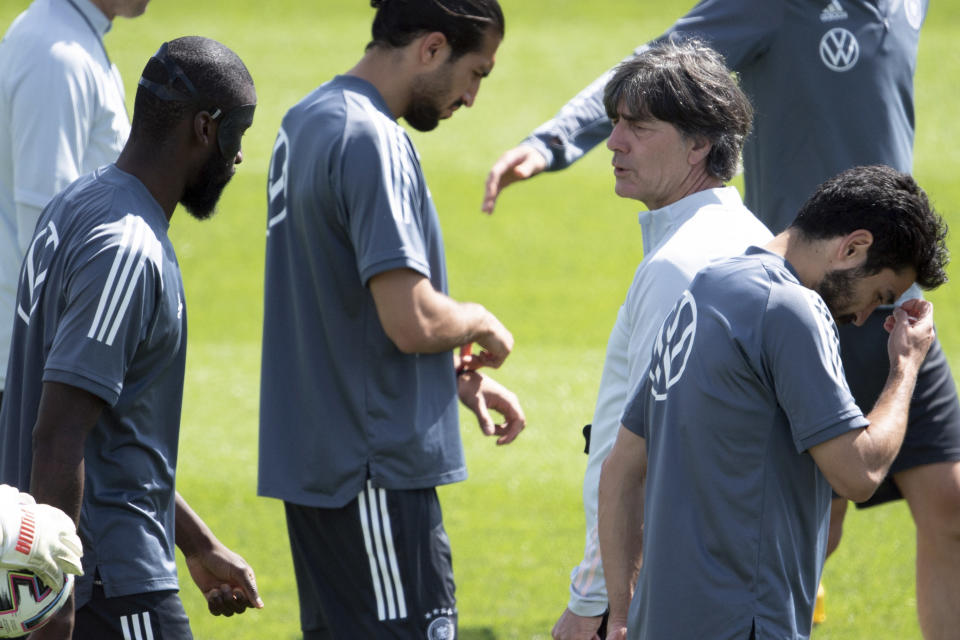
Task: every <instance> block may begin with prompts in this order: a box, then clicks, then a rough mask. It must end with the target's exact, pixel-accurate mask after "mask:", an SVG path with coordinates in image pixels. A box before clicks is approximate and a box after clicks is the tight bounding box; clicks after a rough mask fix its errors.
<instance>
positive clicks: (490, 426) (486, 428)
mask: <svg viewBox="0 0 960 640" xmlns="http://www.w3.org/2000/svg"><path fill="white" fill-rule="evenodd" d="M473 412H474V414H475V415H476V416H477V423H478V424H479V425H480V431H482V432H483V435H485V436H492V435H494V434H495V433H496V432H497V426H496V425H495V424H494V422H493V418H491V417H490V410H489V409H488V408H487V402H486V400H484V398H483V394H479V395H478V396H477V403H476V406H475V407H474V409H473Z"/></svg>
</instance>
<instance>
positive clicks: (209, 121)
mask: <svg viewBox="0 0 960 640" xmlns="http://www.w3.org/2000/svg"><path fill="white" fill-rule="evenodd" d="M216 133H217V124H216V120H214V119H213V116H212V115H211V114H210V112H209V111H198V112H197V114H196V115H195V116H193V137H194V139H195V140H196V142H198V143H199V144H202V145H203V146H209V145H211V144H215V143H216Z"/></svg>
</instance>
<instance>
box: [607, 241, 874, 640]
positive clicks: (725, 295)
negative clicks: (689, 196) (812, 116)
mask: <svg viewBox="0 0 960 640" xmlns="http://www.w3.org/2000/svg"><path fill="white" fill-rule="evenodd" d="M622 422H623V424H624V426H625V427H626V428H627V429H629V430H630V431H632V432H634V433H636V434H637V435H639V436H641V437H643V438H645V439H646V446H647V455H648V466H647V478H646V491H645V496H646V503H645V507H644V534H643V566H642V568H641V570H640V576H639V578H638V580H637V592H636V595H635V596H634V598H633V601H632V602H631V606H630V618H629V624H628V628H629V629H630V636H629V637H630V638H634V639H636V638H640V639H642V640H660V639H662V638H671V639H672V640H700V639H702V638H711V639H713V640H727V639H729V640H744V639H745V638H748V637H750V630H751V625H754V624H755V625H756V635H757V637H758V638H783V639H786V638H791V639H800V638H807V637H808V636H809V635H810V624H811V618H812V616H813V602H814V599H815V597H816V591H817V584H818V582H819V579H820V572H821V570H822V568H823V559H824V555H825V554H824V551H825V549H826V540H827V524H828V518H829V510H830V499H831V495H832V494H831V489H830V485H829V483H828V482H827V479H826V478H825V477H824V475H823V474H822V473H821V472H820V470H819V467H817V465H816V463H815V462H814V459H813V457H812V456H811V455H810V454H809V453H807V451H808V450H809V449H810V448H811V447H813V446H814V445H817V444H820V443H822V442H825V441H827V440H830V439H832V438H835V437H837V436H840V435H842V434H844V433H846V432H847V431H850V430H853V429H858V428H861V427H866V426H867V425H868V422H867V420H866V418H864V417H863V414H862V413H861V412H860V409H858V408H857V406H856V404H855V403H854V400H853V397H852V396H851V394H850V391H849V389H848V388H847V383H846V381H845V379H844V376H843V365H842V364H841V362H840V354H839V344H838V341H837V331H836V325H835V324H834V322H833V319H832V317H831V316H830V312H829V311H828V309H827V306H826V304H825V303H824V302H823V300H822V299H821V298H820V296H819V295H817V294H816V293H815V292H814V291H812V290H810V289H807V288H806V287H804V286H803V285H802V284H800V282H799V281H798V280H797V277H796V274H795V273H794V271H793V269H792V267H790V265H789V264H788V263H787V262H786V261H785V260H784V259H783V258H782V257H780V256H778V255H775V254H773V253H770V252H767V251H765V250H763V249H759V248H757V247H751V248H750V249H748V250H747V252H746V254H744V255H742V256H738V257H736V258H730V259H727V260H722V261H719V262H715V263H713V264H712V265H710V266H708V267H705V268H704V269H703V270H701V271H700V273H699V274H698V275H697V276H696V278H695V279H694V280H693V282H692V283H691V285H690V289H689V290H688V291H685V292H684V294H683V296H682V297H681V298H680V300H679V301H678V303H677V306H676V307H674V309H673V311H671V312H670V314H669V315H668V316H667V318H666V319H665V320H664V323H663V325H662V327H661V329H660V335H659V337H658V339H657V341H656V343H655V345H654V349H653V354H652V358H651V362H650V369H649V371H648V373H647V375H646V376H645V379H644V380H643V382H641V384H640V386H639V388H638V391H637V393H636V395H635V396H634V398H633V399H632V400H631V401H630V402H629V403H628V405H627V409H626V411H625V414H624V416H623V421H622ZM794 604H795V605H796V606H794Z"/></svg>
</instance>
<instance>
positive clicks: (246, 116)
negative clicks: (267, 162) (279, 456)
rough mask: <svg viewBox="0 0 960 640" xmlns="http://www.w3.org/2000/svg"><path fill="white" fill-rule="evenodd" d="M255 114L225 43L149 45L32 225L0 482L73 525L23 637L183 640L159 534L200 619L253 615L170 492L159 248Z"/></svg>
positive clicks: (172, 399)
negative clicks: (70, 579) (99, 135)
mask: <svg viewBox="0 0 960 640" xmlns="http://www.w3.org/2000/svg"><path fill="white" fill-rule="evenodd" d="M255 104H256V93H255V91H254V86H253V80H252V79H251V77H250V74H249V72H248V71H247V69H246V67H245V66H244V64H243V62H242V61H241V60H240V58H239V57H237V55H236V54H235V53H233V51H231V50H230V49H228V48H227V47H225V46H223V45H221V44H220V43H218V42H215V41H213V40H208V39H206V38H200V37H187V38H179V39H177V40H173V41H171V42H169V43H166V44H164V45H163V46H162V47H161V48H160V50H159V51H157V53H156V54H155V55H154V56H153V57H152V58H151V59H150V61H149V62H148V63H147V66H146V68H145V69H144V72H143V77H142V79H141V81H140V87H139V89H138V90H137V97H136V103H135V108H134V114H133V123H132V128H131V132H130V138H129V140H128V142H127V144H126V145H125V146H124V148H123V151H122V152H121V154H120V157H119V159H118V160H117V162H116V163H115V164H111V165H107V166H105V167H102V168H100V169H98V170H97V171H95V172H94V173H92V174H88V175H86V176H84V177H81V178H80V179H78V180H77V181H76V182H74V183H73V184H72V185H70V186H69V187H68V188H67V189H66V190H64V191H63V192H61V193H60V194H59V195H58V196H56V197H55V198H54V199H53V201H51V203H50V204H49V205H48V206H47V207H46V209H44V211H43V214H42V215H41V217H40V221H39V223H38V225H37V230H36V232H35V236H34V239H33V241H32V242H31V244H30V247H29V249H28V252H27V257H26V260H25V262H24V266H23V268H22V269H21V275H20V282H19V287H18V291H17V299H16V306H17V318H16V320H15V326H14V334H13V342H12V348H11V357H10V368H9V370H8V371H9V372H11V373H13V372H15V373H16V375H10V376H8V378H7V389H6V394H7V395H6V400H7V401H6V402H4V404H3V407H2V409H0V477H2V478H4V482H7V483H9V484H12V485H15V486H17V487H18V488H20V489H22V490H27V489H29V490H30V491H31V493H32V494H33V495H34V496H35V497H36V498H37V499H38V501H42V502H46V503H49V504H52V505H54V506H57V507H59V508H61V509H63V510H64V511H65V512H66V513H67V514H68V515H70V516H72V517H73V518H74V520H75V521H77V522H78V523H79V527H78V529H79V532H80V537H81V540H82V541H83V547H84V548H83V551H84V555H83V571H84V576H83V577H81V578H79V579H78V580H77V581H76V602H75V607H65V608H64V612H65V613H64V614H63V615H62V616H61V617H60V618H59V619H58V620H57V621H56V623H55V624H51V625H49V626H48V627H46V628H44V629H41V630H40V631H38V632H36V633H34V634H33V636H32V637H33V638H36V639H40V638H43V639H49V638H59V639H62V638H69V637H70V636H71V633H72V635H73V638H74V639H75V640H76V639H81V640H86V639H94V638H96V639H97V640H109V639H112V638H118V639H119V638H125V639H126V638H151V637H152V638H164V639H167V640H169V639H171V638H173V639H177V640H183V639H189V638H192V635H191V632H190V625H189V622H188V621H187V617H186V613H185V612H184V609H183V605H182V604H181V602H180V599H179V596H178V595H177V588H178V581H177V570H176V563H175V554H174V531H176V544H177V545H178V546H179V547H180V549H181V550H182V551H183V553H184V556H185V557H186V560H187V566H188V567H189V569H190V573H191V576H192V577H193V579H194V581H195V582H196V583H197V586H198V587H200V589H201V590H202V591H203V592H204V594H205V596H206V597H207V600H208V602H209V605H210V610H211V612H213V613H223V614H226V615H231V614H232V613H240V612H242V611H243V610H244V609H246V608H247V607H251V606H255V607H260V606H262V602H261V601H260V598H259V595H258V593H257V589H256V585H255V582H254V576H253V571H252V570H251V569H250V567H249V566H248V565H247V564H246V562H244V560H243V559H242V558H241V557H240V556H238V555H236V554H235V553H233V552H232V551H230V550H229V549H227V548H226V547H224V546H223V545H222V544H221V543H220V542H219V541H218V540H217V539H216V537H214V536H213V534H212V533H211V532H210V530H209V529H208V528H207V527H206V525H205V524H204V523H203V521H201V520H200V519H199V518H198V517H197V515H196V514H194V513H193V511H192V510H191V509H190V508H189V506H188V505H187V504H186V502H184V500H183V499H182V498H181V497H180V496H179V495H178V494H177V493H176V491H175V489H174V474H175V470H176V462H177V443H178V437H179V431H180V407H181V400H182V396H183V380H184V362H185V354H186V335H187V334H186V330H187V326H186V309H185V307H184V301H183V298H184V296H183V284H182V280H181V276H180V270H179V267H178V265H177V259H176V255H175V253H174V249H173V246H172V244H171V243H170V240H169V238H168V237H167V229H168V226H169V222H170V218H171V216H172V215H173V212H174V209H175V208H176V206H177V203H180V204H182V205H183V206H184V207H185V208H186V209H187V210H188V211H189V212H190V213H191V214H192V215H194V216H195V217H197V218H201V219H203V218H207V217H209V216H210V215H211V214H212V213H213V210H214V207H215V205H216V202H217V200H218V199H219V197H220V193H221V192H222V191H223V188H224V187H225V186H226V184H227V182H228V181H229V180H230V178H231V177H232V176H233V173H234V171H235V165H236V164H239V163H240V162H241V160H242V152H241V150H240V139H241V136H242V135H243V132H244V131H245V130H246V129H247V128H248V127H249V126H250V125H251V123H252V122H253V110H254V107H255ZM74 625H75V628H74V629H73V631H72V632H71V628H72V627H73V626H74Z"/></svg>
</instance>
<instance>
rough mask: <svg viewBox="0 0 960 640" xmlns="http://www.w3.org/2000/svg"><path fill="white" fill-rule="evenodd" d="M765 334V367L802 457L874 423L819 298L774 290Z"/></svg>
mask: <svg viewBox="0 0 960 640" xmlns="http://www.w3.org/2000/svg"><path fill="white" fill-rule="evenodd" d="M761 331H762V337H761V342H762V344H763V350H762V354H763V356H762V357H763V359H764V362H763V366H764V368H765V369H766V370H767V371H768V372H769V375H770V377H771V379H772V382H773V387H774V392H775V394H776V397H777V402H778V404H779V405H780V407H781V408H782V409H783V411H784V413H785V414H786V415H787V418H788V419H789V421H790V428H791V430H792V432H793V440H794V446H795V447H796V450H797V453H801V452H803V451H806V450H808V449H810V448H811V447H813V446H815V445H817V444H820V443H822V442H825V441H827V440H830V439H832V438H835V437H837V436H839V435H842V434H843V433H845V432H847V431H850V430H852V429H858V428H863V427H866V426H868V425H869V422H868V421H867V419H866V418H865V417H864V416H863V413H862V412H861V410H860V408H859V407H857V404H856V402H855V401H854V399H853V395H852V394H851V393H850V388H849V387H848V386H847V380H846V376H845V375H844V372H843V363H842V361H841V360H840V342H839V338H838V335H837V328H836V324H834V322H833V318H832V317H831V315H830V311H829V310H828V309H827V305H826V304H825V303H824V302H823V300H822V299H821V298H820V296H819V295H817V294H816V293H814V292H813V291H810V290H809V289H806V288H801V287H790V288H787V287H778V288H776V289H773V290H772V292H771V296H770V300H769V302H768V310H767V313H766V314H764V320H763V323H762V328H761Z"/></svg>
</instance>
